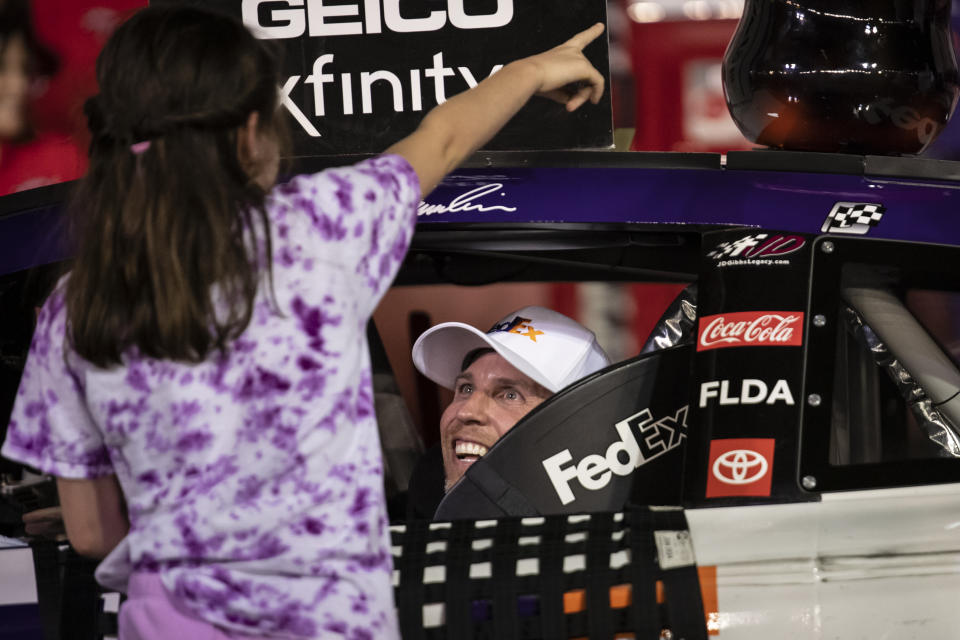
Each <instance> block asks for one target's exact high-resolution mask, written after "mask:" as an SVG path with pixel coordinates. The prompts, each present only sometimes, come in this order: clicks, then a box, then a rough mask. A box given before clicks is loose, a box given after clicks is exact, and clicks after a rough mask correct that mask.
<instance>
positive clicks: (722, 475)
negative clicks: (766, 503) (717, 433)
mask: <svg viewBox="0 0 960 640" xmlns="http://www.w3.org/2000/svg"><path fill="white" fill-rule="evenodd" d="M775 443H776V440H775V439H773V438H729V439H725V440H711V441H710V458H709V460H710V462H709V464H710V468H709V473H708V474H707V491H706V497H708V498H726V497H732V496H769V495H770V486H771V480H772V476H773V452H774V448H775Z"/></svg>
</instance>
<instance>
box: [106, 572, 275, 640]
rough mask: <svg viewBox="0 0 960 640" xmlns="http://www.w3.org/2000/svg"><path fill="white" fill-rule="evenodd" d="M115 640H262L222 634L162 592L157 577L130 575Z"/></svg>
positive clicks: (154, 575)
mask: <svg viewBox="0 0 960 640" xmlns="http://www.w3.org/2000/svg"><path fill="white" fill-rule="evenodd" d="M119 626H120V629H119V631H120V633H119V640H170V639H171V638H175V639H177V640H188V639H189V640H266V638H262V637H260V636H248V635H245V634H241V633H236V632H232V631H225V630H223V629H220V628H219V627H215V626H213V625H212V624H210V623H209V622H204V621H203V620H200V619H199V618H195V617H193V616H192V615H190V614H189V613H187V612H186V611H184V610H183V609H182V608H179V607H177V605H176V603H175V601H174V600H173V599H172V598H171V597H170V595H169V594H168V593H167V590H166V589H164V588H163V584H161V582H160V576H158V575H156V574H153V573H134V574H133V575H132V576H131V577H130V586H129V587H128V591H127V600H126V602H124V603H123V604H122V605H121V606H120V616H119Z"/></svg>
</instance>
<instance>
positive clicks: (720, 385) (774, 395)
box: [700, 378, 793, 408]
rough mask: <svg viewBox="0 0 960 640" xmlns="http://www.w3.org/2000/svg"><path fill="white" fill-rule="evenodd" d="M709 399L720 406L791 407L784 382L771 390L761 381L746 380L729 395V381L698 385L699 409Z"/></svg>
mask: <svg viewBox="0 0 960 640" xmlns="http://www.w3.org/2000/svg"><path fill="white" fill-rule="evenodd" d="M711 398H717V399H718V400H719V402H720V404H721V405H731V404H776V403H777V402H783V403H784V404H788V405H793V394H792V393H791V392H790V385H788V384H787V381H786V380H777V381H776V383H774V385H773V389H768V388H767V383H766V382H764V381H763V380H754V379H752V378H746V379H745V380H743V381H742V382H741V383H740V390H739V393H737V392H736V391H735V392H734V394H733V395H730V381H729V380H713V381H711V382H704V383H703V384H701V385H700V407H701V408H703V407H706V406H707V404H708V403H709V401H710V399H711Z"/></svg>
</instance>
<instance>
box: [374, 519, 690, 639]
mask: <svg viewBox="0 0 960 640" xmlns="http://www.w3.org/2000/svg"><path fill="white" fill-rule="evenodd" d="M392 535H393V549H392V552H393V555H394V564H395V567H396V570H397V579H396V584H397V595H396V601H397V606H398V608H399V610H400V611H399V616H400V624H401V631H402V633H403V636H404V638H405V639H406V640H410V639H411V638H415V639H417V640H433V639H434V638H456V639H457V640H459V639H460V638H496V639H497V640H500V639H508V640H509V639H518V640H519V639H526V638H551V639H552V638H557V639H563V638H571V637H572V638H579V637H590V638H591V640H595V639H600V638H612V637H614V634H615V633H622V632H627V633H633V634H634V637H635V638H636V639H637V640H655V639H657V638H659V637H660V632H661V630H662V629H664V628H670V629H671V630H672V631H673V632H674V637H678V638H680V637H682V638H685V639H686V640H706V628H705V624H704V615H703V603H702V597H701V594H700V585H699V579H698V574H697V569H696V562H695V559H694V557H693V547H692V544H691V543H690V537H689V530H688V529H687V522H686V518H685V517H684V514H683V512H682V510H681V509H679V508H675V509H661V508H656V507H653V508H650V507H629V508H628V509H627V510H626V511H625V512H624V513H621V514H614V513H594V514H589V515H586V514H582V515H562V516H561V515H558V516H545V517H533V518H522V519H521V518H510V517H507V518H500V519H498V520H487V521H474V520H459V521H453V522H434V523H429V522H425V521H422V520H421V521H416V520H413V521H408V522H407V524H406V527H393V528H392ZM658 580H662V581H663V585H664V595H665V602H664V603H663V605H662V606H660V605H658V604H657V586H656V585H657V581H658ZM626 589H629V599H628V600H626V602H629V604H621V603H623V602H625V600H624V598H623V597H622V596H625V595H627V593H626V592H625V590H626Z"/></svg>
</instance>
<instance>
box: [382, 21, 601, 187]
mask: <svg viewBox="0 0 960 640" xmlns="http://www.w3.org/2000/svg"><path fill="white" fill-rule="evenodd" d="M603 29H604V27H603V24H602V23H597V24H595V25H593V26H592V27H590V28H589V29H587V30H586V31H582V32H580V33H578V34H577V35H575V36H573V38H571V39H570V40H568V41H567V42H565V43H563V44H561V45H560V46H558V47H554V48H553V49H550V50H549V51H545V52H543V53H540V54H537V55H534V56H530V57H529V58H522V59H520V60H517V61H515V62H511V63H510V64H508V65H507V66H505V67H504V68H503V69H501V70H500V71H498V72H497V73H495V74H493V75H492V76H490V77H488V78H487V79H485V80H484V81H483V82H481V83H480V84H478V85H477V86H476V87H474V88H473V89H470V90H469V91H465V92H464V93H461V94H458V95H456V96H454V97H452V98H450V99H449V100H447V101H446V102H444V103H443V104H441V105H439V106H437V107H435V108H434V109H433V110H431V111H430V113H428V114H427V115H426V117H425V118H424V119H423V121H422V122H421V123H420V126H419V127H418V128H417V130H416V131H414V132H413V133H411V134H410V135H409V136H407V137H406V138H404V139H403V140H401V141H399V142H397V143H396V144H394V145H393V146H391V147H390V148H389V149H387V151H386V153H396V154H399V155H401V156H403V157H404V158H406V159H407V161H408V162H409V163H410V164H411V165H412V166H413V168H414V170H416V172H417V176H419V178H420V189H421V193H422V195H423V196H426V195H427V194H428V193H430V192H431V191H433V189H434V187H436V186H437V184H438V183H439V182H440V180H442V179H443V177H444V176H445V175H447V173H449V172H450V171H452V170H453V169H455V168H456V167H457V166H458V165H459V164H460V163H461V162H463V161H464V160H465V159H466V158H467V156H469V155H470V154H471V153H473V152H474V151H476V150H477V149H478V148H479V147H480V146H481V145H483V144H484V143H486V142H487V141H488V140H490V138H492V137H493V136H494V134H496V133H497V131H499V130H500V128H501V127H503V125H505V124H506V123H507V121H508V120H510V118H512V117H513V116H514V114H516V113H517V111H519V110H520V108H521V107H523V105H524V104H526V102H527V100H529V99H530V97H531V96H533V95H542V96H545V97H548V98H551V99H553V100H556V101H557V102H560V103H562V104H565V105H566V108H567V110H568V111H574V110H576V109H578V108H579V107H580V106H581V105H582V104H583V103H585V102H586V101H587V100H590V101H591V102H592V103H594V104H596V103H598V102H599V101H600V98H601V96H603V90H604V80H603V75H601V74H600V72H599V71H597V70H596V69H595V68H594V67H593V65H592V64H590V62H589V61H588V60H587V58H586V57H585V56H584V55H583V49H584V47H586V46H587V45H588V44H590V43H591V42H593V41H594V40H595V39H596V38H597V37H599V36H600V34H602V33H603ZM571 86H572V87H575V88H576V89H575V90H574V91H566V90H565V88H567V87H571Z"/></svg>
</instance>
